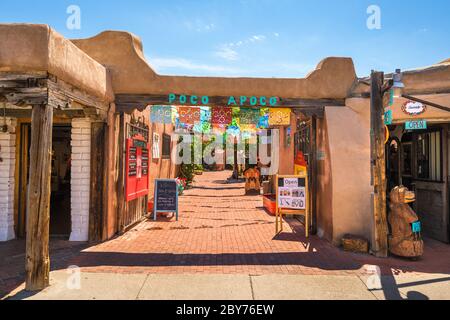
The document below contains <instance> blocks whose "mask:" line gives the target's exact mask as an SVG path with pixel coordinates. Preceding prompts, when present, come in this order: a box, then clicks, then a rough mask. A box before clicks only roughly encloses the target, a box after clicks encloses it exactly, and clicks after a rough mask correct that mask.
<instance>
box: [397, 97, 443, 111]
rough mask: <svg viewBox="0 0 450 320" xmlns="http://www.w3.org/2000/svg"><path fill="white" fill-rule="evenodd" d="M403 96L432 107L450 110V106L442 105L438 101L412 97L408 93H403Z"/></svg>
mask: <svg viewBox="0 0 450 320" xmlns="http://www.w3.org/2000/svg"><path fill="white" fill-rule="evenodd" d="M402 97H403V98H405V99H409V100H412V101H416V102H420V103H422V104H425V105H427V106H430V107H433V108H436V109H439V110H443V111H447V112H450V108H449V107H445V106H443V105H440V104H437V103H434V102H431V101H427V100H423V99H419V98H416V97H412V96H409V95H406V94H404V95H402Z"/></svg>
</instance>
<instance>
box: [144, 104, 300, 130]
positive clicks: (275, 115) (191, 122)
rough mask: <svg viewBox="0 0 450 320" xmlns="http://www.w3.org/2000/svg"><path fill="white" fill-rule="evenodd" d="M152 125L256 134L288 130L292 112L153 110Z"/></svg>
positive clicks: (165, 107)
mask: <svg viewBox="0 0 450 320" xmlns="http://www.w3.org/2000/svg"><path fill="white" fill-rule="evenodd" d="M150 120H151V122H152V123H160V124H175V126H176V127H177V129H187V130H193V131H194V132H202V133H210V132H211V131H216V132H227V133H228V134H231V135H237V134H239V133H240V132H242V133H251V132H256V131H257V130H260V129H267V128H269V127H271V126H289V125H290V124H291V110H290V109H289V108H259V109H254V108H237V107H183V106H178V107H176V106H152V107H151V112H150Z"/></svg>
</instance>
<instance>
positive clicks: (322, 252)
mask: <svg viewBox="0 0 450 320" xmlns="http://www.w3.org/2000/svg"><path fill="white" fill-rule="evenodd" d="M230 175H231V173H230V172H214V173H205V174H204V175H203V176H199V177H197V178H196V183H195V188H193V189H191V190H188V191H186V192H185V195H184V196H182V197H181V198H180V210H181V212H180V220H179V222H176V221H175V219H167V218H160V219H159V221H158V222H153V221H145V222H143V223H141V224H140V225H138V226H137V227H136V228H134V229H133V230H131V231H130V232H128V233H127V234H125V235H123V236H120V237H117V238H116V239H113V240H111V241H109V242H106V243H103V244H100V245H96V246H92V247H88V246H87V245H85V244H84V245H83V244H71V243H68V242H61V241H53V242H52V248H53V249H52V251H51V263H52V270H58V269H64V268H66V267H68V266H70V265H77V266H80V267H81V268H82V269H83V271H84V272H112V273H160V274H180V273H184V274H193V273H203V274H204V273H210V274H250V275H263V274H304V275H324V274H326V275H348V274H350V275H360V274H364V273H366V268H365V267H366V266H367V265H377V266H379V267H380V268H381V271H382V273H383V274H386V275H391V274H393V273H394V274H401V273H442V274H450V263H448V261H450V246H448V245H445V244H442V243H439V242H435V241H431V240H427V242H426V249H425V256H424V257H423V259H422V260H420V261H417V262H413V261H409V260H403V259H397V258H389V259H377V258H375V257H372V256H368V255H358V254H351V253H347V252H343V251H342V250H340V249H339V248H336V247H334V246H332V245H331V244H329V243H328V242H326V241H324V240H321V239H319V238H318V237H315V236H313V237H311V238H310V239H308V240H307V239H305V237H304V231H303V227H302V225H301V224H300V223H299V222H297V221H296V220H288V224H285V233H283V234H281V235H279V236H277V237H274V235H275V224H274V221H275V218H274V217H273V216H270V215H269V214H267V213H266V211H265V210H264V209H263V208H262V199H261V197H260V196H245V195H244V189H243V184H242V183H237V184H235V183H234V184H228V183H226V178H227V177H229V176H230ZM24 250H25V249H24V243H23V241H12V242H9V243H6V244H0V256H1V257H2V259H3V257H7V259H4V260H3V261H0V293H1V291H2V290H1V289H2V286H3V290H5V287H6V289H10V288H11V286H14V285H15V284H17V281H20V282H22V281H23V279H24V270H23V266H24V258H25V257H24V254H23V252H24ZM2 259H0V260H2ZM20 282H19V283H20Z"/></svg>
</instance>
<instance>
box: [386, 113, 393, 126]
mask: <svg viewBox="0 0 450 320" xmlns="http://www.w3.org/2000/svg"><path fill="white" fill-rule="evenodd" d="M393 120H394V119H393V114H392V110H386V112H385V113H384V124H385V125H387V126H390V125H391V124H392V121H393Z"/></svg>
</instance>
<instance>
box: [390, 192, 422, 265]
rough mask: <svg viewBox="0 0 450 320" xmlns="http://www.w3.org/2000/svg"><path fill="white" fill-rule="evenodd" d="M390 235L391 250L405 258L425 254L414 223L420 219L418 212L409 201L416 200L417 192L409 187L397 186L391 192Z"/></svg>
mask: <svg viewBox="0 0 450 320" xmlns="http://www.w3.org/2000/svg"><path fill="white" fill-rule="evenodd" d="M390 200H391V203H390V213H389V224H390V226H391V236H390V237H389V249H390V252H391V253H392V254H394V255H396V256H400V257H405V258H419V257H421V256H422V255H423V240H422V237H421V235H420V234H418V233H414V232H413V229H412V224H413V223H416V222H418V221H419V218H418V216H417V214H416V213H415V212H414V211H413V210H412V209H411V207H410V206H409V205H408V203H412V202H414V201H415V194H414V192H412V191H409V190H408V188H406V187H403V186H400V187H395V188H394V189H393V190H392V191H391V193H390Z"/></svg>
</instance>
